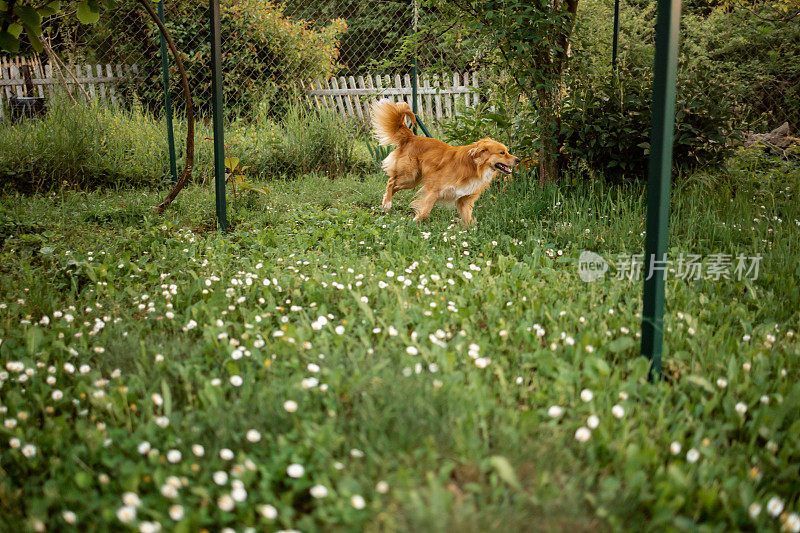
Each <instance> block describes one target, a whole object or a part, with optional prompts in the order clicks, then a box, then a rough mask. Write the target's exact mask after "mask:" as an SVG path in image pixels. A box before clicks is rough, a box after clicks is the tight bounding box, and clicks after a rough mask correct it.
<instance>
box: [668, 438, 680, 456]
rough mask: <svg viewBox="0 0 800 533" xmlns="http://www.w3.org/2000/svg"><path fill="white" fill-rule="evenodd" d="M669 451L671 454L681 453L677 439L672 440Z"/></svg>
mask: <svg viewBox="0 0 800 533" xmlns="http://www.w3.org/2000/svg"><path fill="white" fill-rule="evenodd" d="M669 453H671V454H672V455H678V454H679V453H681V443H680V442H678V441H672V444H670V445H669Z"/></svg>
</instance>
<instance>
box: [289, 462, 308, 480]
mask: <svg viewBox="0 0 800 533" xmlns="http://www.w3.org/2000/svg"><path fill="white" fill-rule="evenodd" d="M286 473H287V474H288V475H289V477H292V478H295V479H297V478H300V477H303V474H305V473H306V469H305V468H303V465H300V464H297V463H292V464H290V465H289V466H288V467H287V468H286Z"/></svg>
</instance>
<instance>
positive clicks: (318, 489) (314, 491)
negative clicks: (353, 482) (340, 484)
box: [308, 485, 328, 498]
mask: <svg viewBox="0 0 800 533" xmlns="http://www.w3.org/2000/svg"><path fill="white" fill-rule="evenodd" d="M308 492H309V493H310V494H311V496H313V497H314V498H324V497H325V496H327V495H328V489H327V488H326V487H325V485H314V486H313V487H311V489H310V490H309V491H308Z"/></svg>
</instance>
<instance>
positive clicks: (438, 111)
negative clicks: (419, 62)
mask: <svg viewBox="0 0 800 533" xmlns="http://www.w3.org/2000/svg"><path fill="white" fill-rule="evenodd" d="M433 86H434V87H435V88H436V94H435V95H434V103H435V105H436V120H442V118H443V117H442V93H440V92H439V89H440V85H439V75H438V74H434V76H433Z"/></svg>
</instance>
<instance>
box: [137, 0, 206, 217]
mask: <svg viewBox="0 0 800 533" xmlns="http://www.w3.org/2000/svg"><path fill="white" fill-rule="evenodd" d="M139 3H140V4H142V6H144V9H145V11H147V14H148V15H150V18H151V19H153V22H155V23H156V26H158V29H159V31H160V32H161V33H162V34H163V35H164V40H166V41H167V46H168V47H169V51H170V53H171V54H172V57H173V58H175V64H176V66H177V67H178V73H179V74H180V78H181V85H182V86H183V96H184V100H185V101H186V164H185V166H184V167H183V172H181V177H180V178H178V183H176V184H175V186H174V187H173V188H172V190H171V191H170V192H169V194H168V195H167V197H166V198H164V201H163V202H161V203H160V204H158V206H156V210H157V211H158V212H159V213H163V212H164V210H165V209H166V208H167V207H168V206H169V204H171V203H172V201H173V200H175V197H176V196H178V193H179V192H181V189H183V188H184V187H185V186H186V184H187V183H188V182H189V179H190V178H191V177H192V169H193V168H194V106H193V105H192V92H191V90H190V89H189V79H188V78H187V77H186V69H184V68H183V61H182V60H181V56H180V54H179V53H178V48H177V47H176V46H175V43H174V42H173V41H172V37H171V36H170V34H169V32H168V31H167V28H165V27H164V24H162V23H161V20H160V19H159V18H158V15H156V12H155V11H154V10H153V6H151V5H150V0H139Z"/></svg>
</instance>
